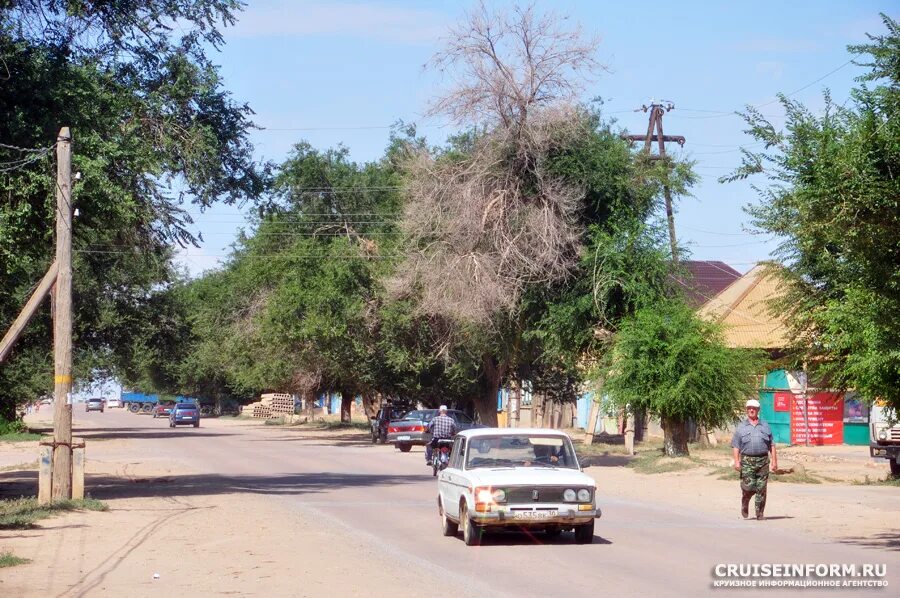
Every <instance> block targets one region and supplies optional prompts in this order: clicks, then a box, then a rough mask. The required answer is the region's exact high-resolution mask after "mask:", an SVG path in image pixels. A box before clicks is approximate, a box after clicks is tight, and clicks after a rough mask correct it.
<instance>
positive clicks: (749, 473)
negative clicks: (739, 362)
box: [731, 399, 778, 519]
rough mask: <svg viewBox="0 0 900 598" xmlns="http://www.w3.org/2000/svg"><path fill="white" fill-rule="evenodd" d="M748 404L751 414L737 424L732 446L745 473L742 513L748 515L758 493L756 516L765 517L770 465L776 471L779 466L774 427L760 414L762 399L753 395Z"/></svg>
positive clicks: (735, 464) (736, 461)
mask: <svg viewBox="0 0 900 598" xmlns="http://www.w3.org/2000/svg"><path fill="white" fill-rule="evenodd" d="M746 408H747V418H746V419H743V420H741V421H740V423H738V425H737V426H736V427H735V429H734V436H733V437H732V439H731V448H732V451H733V453H734V468H735V469H736V470H737V471H739V472H740V473H741V492H742V495H741V516H742V517H743V518H744V519H746V518H747V517H748V516H749V515H750V513H749V511H750V498H751V497H752V496H753V495H754V494H755V495H756V518H757V519H762V518H763V512H764V511H765V509H766V486H767V485H768V483H769V468H770V467H771V469H772V471H775V470H776V469H778V456H777V454H776V453H775V441H774V439H773V438H772V430H771V429H770V428H769V424H768V423H766V422H765V420H762V419H760V418H759V401H757V400H756V399H750V400H749V401H747V404H746ZM770 455H771V459H770V458H769V457H770Z"/></svg>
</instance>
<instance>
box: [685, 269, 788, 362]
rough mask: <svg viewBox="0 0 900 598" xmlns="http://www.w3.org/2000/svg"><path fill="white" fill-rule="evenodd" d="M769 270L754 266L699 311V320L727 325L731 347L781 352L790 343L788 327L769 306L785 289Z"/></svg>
mask: <svg viewBox="0 0 900 598" xmlns="http://www.w3.org/2000/svg"><path fill="white" fill-rule="evenodd" d="M766 268H767V266H766V265H764V264H760V265H757V266H754V267H753V269H752V270H750V271H749V272H747V273H746V274H744V275H743V276H742V277H740V278H739V279H738V280H735V281H734V282H733V283H732V284H730V285H729V286H728V287H726V288H725V289H723V290H722V291H721V292H719V293H718V294H717V295H716V296H715V297H713V298H712V299H711V300H709V301H707V302H706V303H705V304H704V305H703V306H701V307H700V309H698V310H697V313H698V314H700V317H702V318H706V319H707V320H710V321H714V322H718V323H720V324H722V325H723V326H724V329H725V330H724V332H725V341H726V342H727V343H728V345H729V346H731V347H740V348H746V349H751V348H752V349H782V348H784V347H786V346H788V344H789V339H790V334H789V332H788V329H787V327H786V326H785V324H784V322H783V321H782V320H781V319H780V318H779V317H778V316H777V314H772V313H771V311H770V308H769V306H768V302H769V301H770V300H771V299H773V298H776V297H779V296H780V295H782V294H783V292H784V290H783V288H782V286H781V282H780V281H779V280H778V278H777V277H776V276H774V275H773V274H772V273H771V271H768V270H767V269H766Z"/></svg>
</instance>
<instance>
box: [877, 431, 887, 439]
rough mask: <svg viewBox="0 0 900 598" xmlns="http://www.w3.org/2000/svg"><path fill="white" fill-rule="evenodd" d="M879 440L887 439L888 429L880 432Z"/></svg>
mask: <svg viewBox="0 0 900 598" xmlns="http://www.w3.org/2000/svg"><path fill="white" fill-rule="evenodd" d="M878 440H887V430H882V431H881V432H879V433H878Z"/></svg>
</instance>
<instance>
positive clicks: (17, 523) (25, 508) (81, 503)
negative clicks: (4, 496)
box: [0, 498, 109, 529]
mask: <svg viewBox="0 0 900 598" xmlns="http://www.w3.org/2000/svg"><path fill="white" fill-rule="evenodd" d="M107 510H109V507H108V506H107V505H106V503H104V502H101V501H99V500H95V499H93V498H85V499H80V500H60V501H56V502H53V503H50V504H48V505H39V504H38V502H37V499H36V498H18V499H13V500H3V501H0V529H30V528H33V527H35V521H38V520H40V519H46V518H47V517H53V516H54V515H57V514H59V513H62V512H66V511H107Z"/></svg>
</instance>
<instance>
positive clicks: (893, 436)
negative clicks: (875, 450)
mask: <svg viewBox="0 0 900 598" xmlns="http://www.w3.org/2000/svg"><path fill="white" fill-rule="evenodd" d="M888 440H891V441H893V442H900V428H897V427H894V428H891V429H890V430H888Z"/></svg>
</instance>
